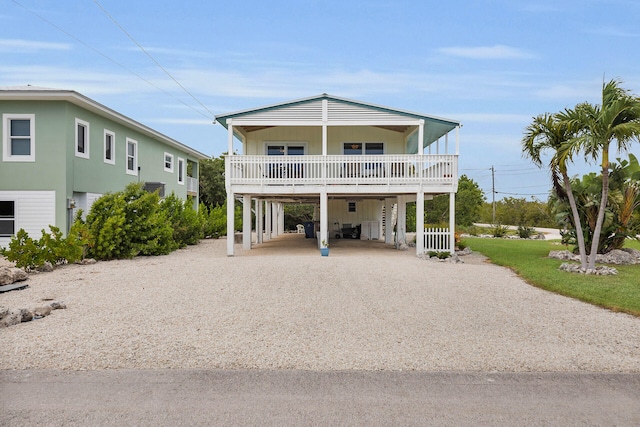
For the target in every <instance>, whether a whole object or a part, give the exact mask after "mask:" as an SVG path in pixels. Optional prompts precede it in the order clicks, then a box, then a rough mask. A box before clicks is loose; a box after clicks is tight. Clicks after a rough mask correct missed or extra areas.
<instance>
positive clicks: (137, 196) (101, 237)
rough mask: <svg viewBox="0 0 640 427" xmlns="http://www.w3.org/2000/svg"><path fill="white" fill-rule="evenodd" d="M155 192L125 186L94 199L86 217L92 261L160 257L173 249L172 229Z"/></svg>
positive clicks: (138, 185) (174, 245) (133, 185)
mask: <svg viewBox="0 0 640 427" xmlns="http://www.w3.org/2000/svg"><path fill="white" fill-rule="evenodd" d="M159 202H160V196H158V193H148V192H146V191H145V190H144V189H143V187H142V184H141V183H139V184H136V183H133V184H129V185H128V186H127V187H126V189H125V190H124V191H122V192H118V193H107V194H105V195H104V196H102V197H100V198H99V199H98V200H96V201H95V202H94V203H93V205H92V206H91V211H90V212H89V215H88V216H87V227H88V230H89V234H90V235H91V243H90V245H89V254H90V255H91V256H92V257H94V258H96V259H120V258H132V257H135V256H137V255H164V254H168V253H170V252H171V251H173V250H175V249H177V244H176V242H175V241H174V239H173V228H172V226H171V223H170V221H169V219H168V217H167V215H166V213H164V212H162V211H161V210H160V207H159Z"/></svg>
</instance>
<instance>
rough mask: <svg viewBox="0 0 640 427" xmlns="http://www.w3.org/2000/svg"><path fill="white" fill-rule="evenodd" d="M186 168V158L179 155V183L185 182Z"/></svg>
mask: <svg viewBox="0 0 640 427" xmlns="http://www.w3.org/2000/svg"><path fill="white" fill-rule="evenodd" d="M185 169H186V168H185V167H184V159H182V158H180V157H178V184H184V175H185V172H186V170H185Z"/></svg>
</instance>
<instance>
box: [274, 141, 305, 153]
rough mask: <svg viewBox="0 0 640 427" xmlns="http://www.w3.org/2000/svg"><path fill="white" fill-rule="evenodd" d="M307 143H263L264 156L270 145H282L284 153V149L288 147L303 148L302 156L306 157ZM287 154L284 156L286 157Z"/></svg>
mask: <svg viewBox="0 0 640 427" xmlns="http://www.w3.org/2000/svg"><path fill="white" fill-rule="evenodd" d="M308 144H309V143H308V142H306V141H265V142H264V154H265V155H267V154H269V146H270V145H282V146H284V147H285V151H286V147H288V146H290V145H294V146H302V147H303V148H304V154H303V155H305V156H306V155H307V145H308ZM286 155H287V154H285V156H286Z"/></svg>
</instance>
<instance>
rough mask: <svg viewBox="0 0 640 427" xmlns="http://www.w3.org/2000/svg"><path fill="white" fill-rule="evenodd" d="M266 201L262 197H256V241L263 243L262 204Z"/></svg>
mask: <svg viewBox="0 0 640 427" xmlns="http://www.w3.org/2000/svg"><path fill="white" fill-rule="evenodd" d="M263 205H264V201H263V200H262V199H256V208H255V211H256V243H262V233H263V230H262V224H263V223H262V220H263V218H262V206H263Z"/></svg>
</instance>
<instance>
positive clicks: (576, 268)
mask: <svg viewBox="0 0 640 427" xmlns="http://www.w3.org/2000/svg"><path fill="white" fill-rule="evenodd" d="M558 269H559V270H561V271H568V272H570V273H580V274H593V275H595V276H615V275H617V274H618V270H616V269H615V268H613V267H607V266H604V265H599V266H597V267H596V268H595V270H591V271H585V270H583V269H582V267H580V264H571V263H568V262H563V263H562V264H561V265H560V267H558Z"/></svg>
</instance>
